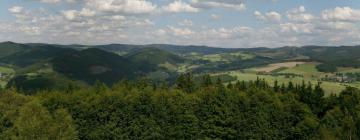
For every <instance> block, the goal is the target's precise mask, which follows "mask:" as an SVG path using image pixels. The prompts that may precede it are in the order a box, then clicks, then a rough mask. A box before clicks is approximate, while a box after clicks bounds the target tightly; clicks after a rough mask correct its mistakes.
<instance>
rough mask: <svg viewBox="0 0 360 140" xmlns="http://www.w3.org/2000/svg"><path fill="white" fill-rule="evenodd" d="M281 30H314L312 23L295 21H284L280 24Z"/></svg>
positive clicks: (304, 31)
mask: <svg viewBox="0 0 360 140" xmlns="http://www.w3.org/2000/svg"><path fill="white" fill-rule="evenodd" d="M280 27H281V31H282V32H295V33H307V34H309V33H312V32H313V31H314V28H315V27H314V25H313V24H309V23H305V24H296V23H284V24H280Z"/></svg>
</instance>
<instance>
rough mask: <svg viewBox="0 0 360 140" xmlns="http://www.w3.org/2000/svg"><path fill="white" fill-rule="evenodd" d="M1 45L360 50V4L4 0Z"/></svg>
mask: <svg viewBox="0 0 360 140" xmlns="http://www.w3.org/2000/svg"><path fill="white" fill-rule="evenodd" d="M0 41H13V42H20V43H53V44H87V45H97V44H111V43H119V44H177V45H207V46H211V47H224V48H249V47H282V46H305V45H326V46H338V45H360V0H1V1H0Z"/></svg>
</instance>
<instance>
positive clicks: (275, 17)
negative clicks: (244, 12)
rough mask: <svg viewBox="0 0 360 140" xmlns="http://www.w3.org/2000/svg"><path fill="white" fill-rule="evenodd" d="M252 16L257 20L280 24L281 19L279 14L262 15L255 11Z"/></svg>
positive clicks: (268, 13)
mask: <svg viewBox="0 0 360 140" xmlns="http://www.w3.org/2000/svg"><path fill="white" fill-rule="evenodd" d="M254 15H255V17H256V18H257V19H260V20H265V21H272V22H280V21H281V19H282V16H281V14H280V13H278V12H275V11H271V12H267V13H265V14H262V13H261V12H259V11H255V12H254Z"/></svg>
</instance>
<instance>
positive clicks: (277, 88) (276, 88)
mask: <svg viewBox="0 0 360 140" xmlns="http://www.w3.org/2000/svg"><path fill="white" fill-rule="evenodd" d="M273 88H274V91H275V92H279V89H280V87H279V85H278V81H277V80H275V81H274V87H273Z"/></svg>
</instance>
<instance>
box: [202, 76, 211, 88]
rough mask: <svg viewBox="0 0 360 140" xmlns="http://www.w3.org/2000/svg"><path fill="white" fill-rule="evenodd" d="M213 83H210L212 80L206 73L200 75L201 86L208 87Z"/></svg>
mask: <svg viewBox="0 0 360 140" xmlns="http://www.w3.org/2000/svg"><path fill="white" fill-rule="evenodd" d="M212 84H213V83H212V80H211V76H210V75H209V74H206V75H204V76H203V77H202V83H201V86H202V87H209V86H211V85H212Z"/></svg>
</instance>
